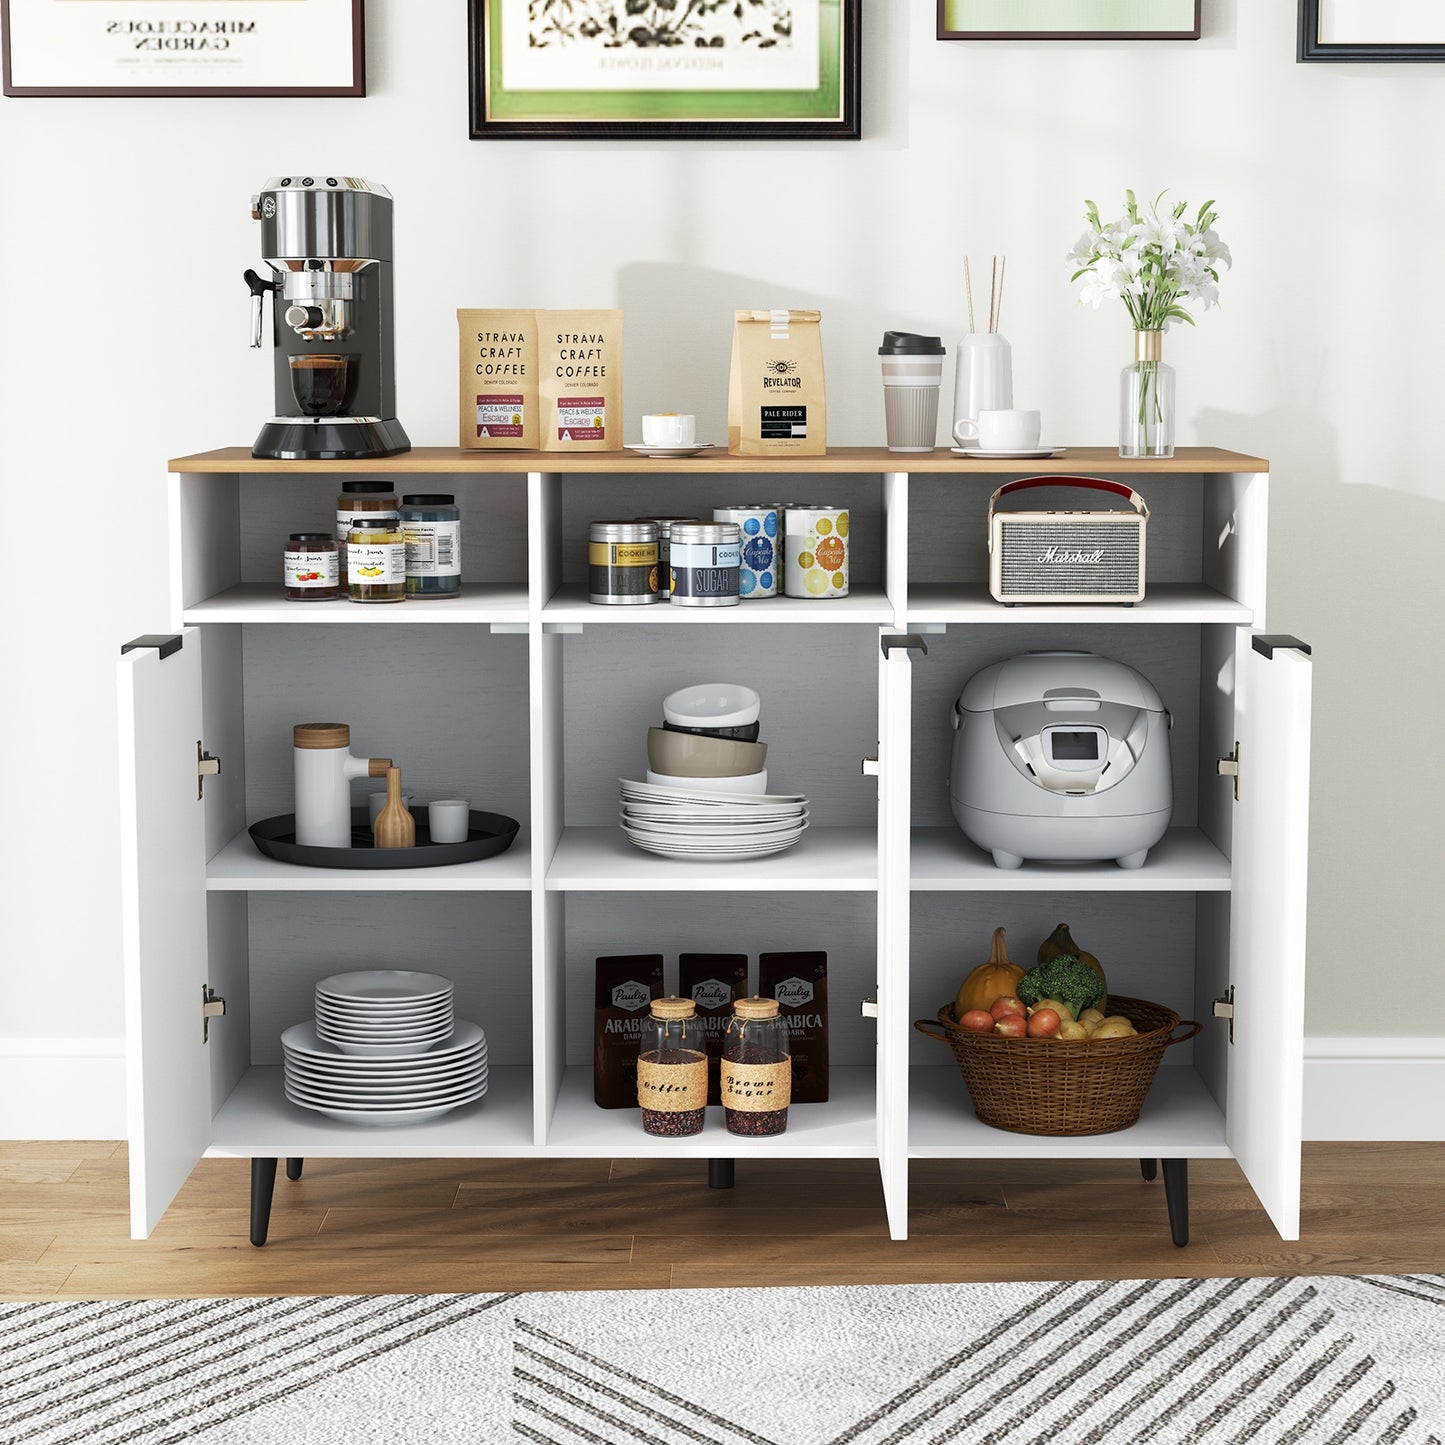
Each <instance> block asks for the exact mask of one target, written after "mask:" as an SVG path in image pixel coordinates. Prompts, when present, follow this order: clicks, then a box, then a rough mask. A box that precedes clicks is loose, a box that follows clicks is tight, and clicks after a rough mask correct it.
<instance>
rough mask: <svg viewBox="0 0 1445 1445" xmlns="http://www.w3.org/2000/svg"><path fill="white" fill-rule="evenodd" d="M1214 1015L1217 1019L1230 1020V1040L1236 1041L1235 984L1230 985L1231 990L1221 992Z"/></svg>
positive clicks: (1215, 1004)
mask: <svg viewBox="0 0 1445 1445" xmlns="http://www.w3.org/2000/svg"><path fill="white" fill-rule="evenodd" d="M1214 1017H1215V1018H1217V1019H1228V1020H1229V1042H1230V1043H1233V1042H1234V985H1233V984H1230V985H1229V992H1228V993H1225V994H1220V996H1219V997H1218V998H1217V999H1215V1000H1214Z"/></svg>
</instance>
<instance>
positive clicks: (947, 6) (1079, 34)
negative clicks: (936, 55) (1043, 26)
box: [937, 0, 1204, 40]
mask: <svg viewBox="0 0 1445 1445" xmlns="http://www.w3.org/2000/svg"><path fill="white" fill-rule="evenodd" d="M956 8H957V5H956V0H938V27H937V38H938V39H939V40H1198V39H1199V37H1200V35H1201V34H1202V32H1203V23H1204V20H1203V0H1194V21H1193V26H1192V27H1191V28H1190V29H1182V28H1176V29H1173V30H1029V29H1022V30H998V29H981V28H980V29H971V28H969V27H967V26H961V25H958V24H955V23H954V22H953V18H952V15H951V14H950V12H951V11H953V10H955V9H956Z"/></svg>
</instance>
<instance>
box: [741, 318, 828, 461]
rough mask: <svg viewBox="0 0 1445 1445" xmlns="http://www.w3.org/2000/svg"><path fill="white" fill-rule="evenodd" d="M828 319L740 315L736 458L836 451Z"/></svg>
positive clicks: (803, 454)
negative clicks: (826, 365) (827, 376)
mask: <svg viewBox="0 0 1445 1445" xmlns="http://www.w3.org/2000/svg"><path fill="white" fill-rule="evenodd" d="M821 322H822V312H820V311H738V312H736V313H734V319H733V364H732V375H731V378H730V380H729V383H728V452H729V453H730V454H731V455H732V456H735V457H784V456H794V457H820V456H822V455H824V453H825V452H827V450H828V396H827V391H826V390H825V388H824V385H823V336H822V331H821Z"/></svg>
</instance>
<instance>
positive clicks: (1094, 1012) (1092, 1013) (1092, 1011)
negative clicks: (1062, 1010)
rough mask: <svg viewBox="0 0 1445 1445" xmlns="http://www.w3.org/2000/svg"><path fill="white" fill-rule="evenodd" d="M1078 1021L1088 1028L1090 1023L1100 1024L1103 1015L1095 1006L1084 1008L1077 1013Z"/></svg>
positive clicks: (1102, 1020)
mask: <svg viewBox="0 0 1445 1445" xmlns="http://www.w3.org/2000/svg"><path fill="white" fill-rule="evenodd" d="M1079 1022H1080V1023H1081V1024H1083V1025H1084V1027H1085V1028H1088V1026H1089V1025H1090V1024H1101V1023H1103V1022H1104V1015H1103V1014H1101V1013H1100V1012H1099V1010H1098V1009H1096V1008H1086V1009H1085V1010H1084V1011H1083V1013H1081V1014H1080V1015H1079Z"/></svg>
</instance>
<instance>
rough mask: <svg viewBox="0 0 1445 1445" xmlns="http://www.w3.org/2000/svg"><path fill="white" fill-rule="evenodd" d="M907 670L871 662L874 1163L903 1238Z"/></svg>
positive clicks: (900, 654)
mask: <svg viewBox="0 0 1445 1445" xmlns="http://www.w3.org/2000/svg"><path fill="white" fill-rule="evenodd" d="M912 689H913V677H912V663H911V660H910V656H909V652H908V649H907V648H905V647H894V648H892V649H890V650H889V651H888V652H887V653H885V652H884V651H883V649H882V648H881V647H880V648H879V657H878V1163H879V1168H880V1170H881V1171H882V1175H883V1202H884V1206H885V1207H886V1209H887V1211H888V1233H889V1235H890V1237H892V1238H893V1239H906V1238H907V1237H908V1029H909V1018H910V1016H911V1015H910V1011H909V1004H908V928H909V922H908V908H909V898H910V894H909V884H908V869H909V827H908V822H909V778H910V776H911V773H912V761H911V759H912V736H913V735H912V705H911V694H912Z"/></svg>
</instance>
